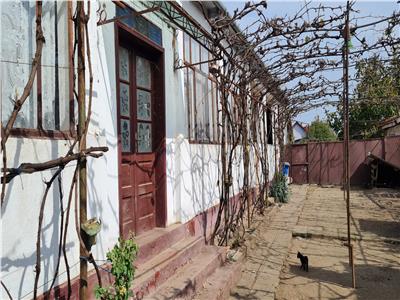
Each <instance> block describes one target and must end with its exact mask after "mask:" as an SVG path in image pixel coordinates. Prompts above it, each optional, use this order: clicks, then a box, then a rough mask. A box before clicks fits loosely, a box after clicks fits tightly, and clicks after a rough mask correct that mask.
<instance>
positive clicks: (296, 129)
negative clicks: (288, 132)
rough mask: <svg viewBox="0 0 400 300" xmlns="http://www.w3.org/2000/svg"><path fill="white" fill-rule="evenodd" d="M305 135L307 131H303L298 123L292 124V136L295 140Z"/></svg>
mask: <svg viewBox="0 0 400 300" xmlns="http://www.w3.org/2000/svg"><path fill="white" fill-rule="evenodd" d="M306 137H307V133H306V132H305V131H304V129H303V128H302V127H301V126H300V125H299V124H297V123H296V124H294V125H293V138H294V140H295V141H298V140H301V139H304V138H306Z"/></svg>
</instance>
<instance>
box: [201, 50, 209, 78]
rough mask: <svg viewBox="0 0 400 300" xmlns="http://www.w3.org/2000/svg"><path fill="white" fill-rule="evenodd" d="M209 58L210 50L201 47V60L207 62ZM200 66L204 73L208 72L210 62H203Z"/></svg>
mask: <svg viewBox="0 0 400 300" xmlns="http://www.w3.org/2000/svg"><path fill="white" fill-rule="evenodd" d="M208 60H209V59H208V50H207V49H206V48H204V47H201V61H202V62H205V61H208ZM200 68H201V70H202V71H203V72H204V73H206V74H208V62H206V63H203V64H201V65H200Z"/></svg>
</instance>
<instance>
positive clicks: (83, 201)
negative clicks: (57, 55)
mask: <svg viewBox="0 0 400 300" xmlns="http://www.w3.org/2000/svg"><path fill="white" fill-rule="evenodd" d="M76 7H77V15H76V20H77V41H78V44H77V53H78V136H79V150H80V151H83V150H85V149H86V139H85V137H84V132H85V125H86V107H85V106H86V101H85V26H84V22H85V11H84V2H83V1H77V3H76ZM78 164H79V224H82V223H84V222H86V220H87V209H86V207H87V194H86V187H87V185H86V184H87V176H86V158H82V159H80V160H79V161H78ZM85 255H86V251H85V249H82V246H81V248H80V256H81V260H80V281H79V282H80V284H79V299H81V300H86V299H87V286H88V282H87V269H88V265H87V259H85V258H84V256H85Z"/></svg>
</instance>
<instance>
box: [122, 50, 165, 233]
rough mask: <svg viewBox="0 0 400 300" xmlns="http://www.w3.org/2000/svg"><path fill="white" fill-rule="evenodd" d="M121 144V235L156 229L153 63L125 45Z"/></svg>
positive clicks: (123, 53) (154, 85)
mask: <svg viewBox="0 0 400 300" xmlns="http://www.w3.org/2000/svg"><path fill="white" fill-rule="evenodd" d="M118 62H119V65H118V71H117V76H118V87H117V99H118V105H117V107H118V118H119V120H118V144H119V147H118V148H119V152H120V155H119V156H120V166H119V185H120V218H121V221H120V223H121V234H122V236H124V237H126V236H127V235H128V234H129V232H134V233H135V234H136V235H138V234H140V233H142V232H145V231H147V230H149V229H152V228H154V227H155V224H156V220H155V217H156V214H155V210H156V199H155V167H154V162H155V153H154V150H153V126H152V125H153V118H154V113H153V106H154V105H153V98H154V87H156V86H157V85H156V83H155V82H154V79H155V76H153V73H154V63H153V62H152V61H151V60H150V59H148V58H146V56H145V54H144V53H140V51H139V50H137V49H133V48H132V47H129V46H126V45H120V46H119V49H118Z"/></svg>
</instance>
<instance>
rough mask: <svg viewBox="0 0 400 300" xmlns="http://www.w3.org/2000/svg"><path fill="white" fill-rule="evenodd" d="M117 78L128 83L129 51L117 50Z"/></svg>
mask: <svg viewBox="0 0 400 300" xmlns="http://www.w3.org/2000/svg"><path fill="white" fill-rule="evenodd" d="M119 78H121V79H122V80H126V81H129V51H128V50H127V49H125V48H122V47H120V48H119Z"/></svg>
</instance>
